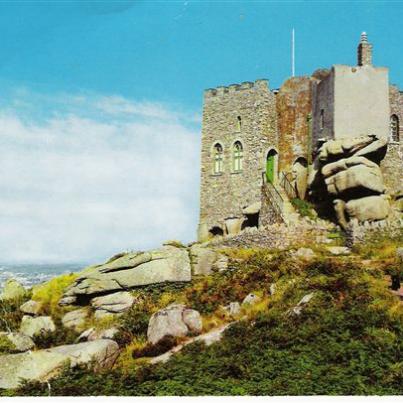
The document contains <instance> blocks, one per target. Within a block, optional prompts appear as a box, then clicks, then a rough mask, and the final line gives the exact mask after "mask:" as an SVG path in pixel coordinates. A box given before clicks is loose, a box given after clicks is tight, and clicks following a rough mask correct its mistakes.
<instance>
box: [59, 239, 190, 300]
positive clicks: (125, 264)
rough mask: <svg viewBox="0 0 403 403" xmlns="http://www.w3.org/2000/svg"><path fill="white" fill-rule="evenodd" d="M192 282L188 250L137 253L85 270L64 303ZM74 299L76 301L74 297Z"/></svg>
mask: <svg viewBox="0 0 403 403" xmlns="http://www.w3.org/2000/svg"><path fill="white" fill-rule="evenodd" d="M190 280H191V267H190V259H189V256H188V252H187V250H186V248H182V247H176V246H172V245H166V246H163V247H161V248H160V249H156V250H153V251H150V252H133V253H127V254H125V255H123V256H121V255H119V256H118V257H117V258H116V259H114V260H112V261H109V262H107V263H105V264H102V265H99V266H92V267H89V268H87V269H85V270H84V271H83V272H82V273H81V275H80V276H79V277H78V278H77V279H76V280H75V282H74V283H73V284H72V285H71V286H70V287H69V288H68V289H67V290H66V292H65V294H64V296H63V298H62V301H61V302H62V303H64V304H66V298H69V299H68V301H69V303H72V302H73V301H76V300H77V299H79V298H86V299H88V298H93V297H96V296H99V295H100V294H107V293H113V292H117V291H126V290H128V289H131V288H134V287H138V286H144V285H149V284H158V283H165V282H185V281H190ZM71 297H74V300H73V299H72V298H71Z"/></svg>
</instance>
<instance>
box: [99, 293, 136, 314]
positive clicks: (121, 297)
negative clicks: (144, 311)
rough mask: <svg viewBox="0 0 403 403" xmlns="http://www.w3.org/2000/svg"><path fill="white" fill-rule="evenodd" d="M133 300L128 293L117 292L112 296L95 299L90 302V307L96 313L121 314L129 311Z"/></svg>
mask: <svg viewBox="0 0 403 403" xmlns="http://www.w3.org/2000/svg"><path fill="white" fill-rule="evenodd" d="M134 301H135V298H134V297H133V295H131V294H130V293H129V292H128V291H119V292H115V293H113V294H108V295H103V296H101V297H95V298H93V299H92V300H91V305H92V307H93V308H95V309H96V310H97V311H104V312H108V313H122V312H125V311H127V310H128V309H130V307H131V306H132V305H133V304H134Z"/></svg>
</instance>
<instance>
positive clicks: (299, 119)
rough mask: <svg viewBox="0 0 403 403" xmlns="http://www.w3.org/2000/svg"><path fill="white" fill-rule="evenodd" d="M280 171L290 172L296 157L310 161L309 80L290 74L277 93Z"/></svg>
mask: <svg viewBox="0 0 403 403" xmlns="http://www.w3.org/2000/svg"><path fill="white" fill-rule="evenodd" d="M276 106H277V116H278V133H279V172H286V173H289V172H291V170H292V166H293V164H294V162H295V161H296V159H297V158H301V157H302V158H304V159H305V160H306V161H308V160H309V158H308V152H309V148H310V147H309V145H310V139H309V125H310V123H309V121H308V120H307V118H308V116H310V115H311V111H312V79H311V78H310V77H306V76H304V77H292V78H290V79H288V80H287V81H285V82H284V84H283V85H282V86H281V88H280V90H279V92H278V94H277V103H276Z"/></svg>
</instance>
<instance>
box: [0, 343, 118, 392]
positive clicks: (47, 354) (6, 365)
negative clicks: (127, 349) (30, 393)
mask: <svg viewBox="0 0 403 403" xmlns="http://www.w3.org/2000/svg"><path fill="white" fill-rule="evenodd" d="M118 354H119V346H118V344H117V343H116V342H114V341H113V340H103V339H102V340H96V341H90V342H85V343H79V344H70V345H64V346H59V347H53V348H50V349H47V350H39V351H33V352H27V353H20V354H9V355H3V356H0V388H3V389H13V388H17V387H18V386H19V384H20V382H21V380H22V379H23V380H28V381H46V380H49V379H51V378H52V377H54V376H56V375H57V374H58V373H59V372H60V371H61V370H62V369H63V367H64V366H65V365H66V364H67V363H70V366H71V367H74V366H77V365H88V366H90V365H92V364H94V369H95V370H101V369H109V368H111V367H112V366H113V364H114V362H115V361H116V358H117V356H118Z"/></svg>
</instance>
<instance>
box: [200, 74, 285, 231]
mask: <svg viewBox="0 0 403 403" xmlns="http://www.w3.org/2000/svg"><path fill="white" fill-rule="evenodd" d="M238 117H240V119H241V124H239V118H238ZM236 141H240V142H241V143H242V146H243V163H242V165H243V169H242V171H241V172H234V169H233V168H234V167H233V145H234V143H235V142H236ZM216 143H219V144H220V145H221V146H222V148H223V170H222V172H221V173H218V174H215V173H214V152H213V151H214V145H215V144H216ZM271 148H274V149H276V150H277V149H278V140H277V127H276V113H275V95H274V93H272V92H271V91H270V90H269V88H268V83H267V80H257V81H255V82H246V83H242V84H240V85H231V86H229V87H218V88H216V89H210V90H206V91H205V94H204V105H203V122H202V147H201V192H200V224H199V239H205V238H206V237H207V235H208V231H209V230H210V229H211V228H213V227H218V228H220V229H221V230H222V231H223V232H224V233H226V225H225V220H227V219H232V218H242V215H243V213H242V209H243V208H244V207H247V206H250V205H252V204H253V203H257V202H260V199H261V185H262V172H264V170H265V161H266V155H267V153H268V151H269V150H270V149H271Z"/></svg>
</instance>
